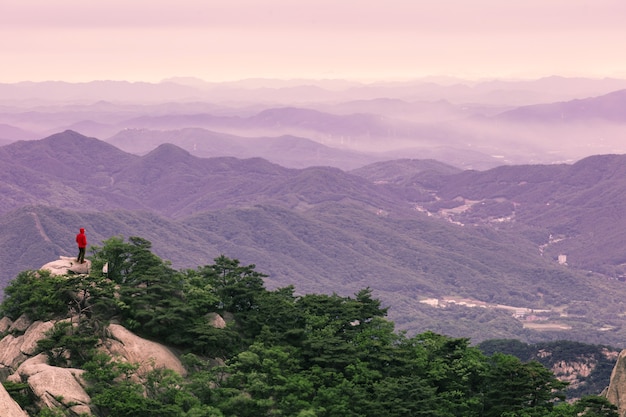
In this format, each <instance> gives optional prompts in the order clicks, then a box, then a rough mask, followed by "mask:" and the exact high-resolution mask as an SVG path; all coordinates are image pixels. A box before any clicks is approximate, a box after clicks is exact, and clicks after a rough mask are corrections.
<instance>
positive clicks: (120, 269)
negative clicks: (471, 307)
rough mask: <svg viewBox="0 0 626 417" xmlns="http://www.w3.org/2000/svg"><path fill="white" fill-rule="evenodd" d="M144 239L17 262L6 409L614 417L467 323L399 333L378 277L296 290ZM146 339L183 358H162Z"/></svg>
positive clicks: (8, 306)
mask: <svg viewBox="0 0 626 417" xmlns="http://www.w3.org/2000/svg"><path fill="white" fill-rule="evenodd" d="M150 249H151V245H150V242H149V241H147V240H145V239H143V238H141V237H131V238H129V240H128V241H125V240H123V239H120V238H111V239H108V240H107V241H106V242H104V243H103V245H102V246H101V247H100V248H99V249H98V250H97V251H96V252H95V254H94V255H93V256H92V257H91V259H90V261H89V262H88V264H89V266H90V267H91V268H90V270H89V272H88V273H84V272H83V273H73V272H71V271H72V270H71V268H72V267H73V265H72V264H73V263H72V262H71V259H70V260H69V263H70V269H68V270H67V273H65V274H62V275H58V274H53V273H52V272H51V270H47V269H42V270H41V271H38V272H34V271H24V272H22V273H20V274H19V275H18V276H17V277H16V279H15V280H13V281H12V282H11V284H10V285H9V286H8V287H7V288H6V292H7V298H6V299H5V300H4V302H3V303H2V304H1V305H0V313H1V314H2V315H3V316H4V317H3V318H2V319H1V320H0V322H1V323H2V325H3V326H5V328H7V329H8V330H6V331H4V329H3V334H2V339H1V340H0V344H4V346H9V348H7V349H6V352H3V355H2V357H1V358H0V363H1V364H2V367H3V371H4V372H5V373H8V374H10V377H9V378H7V379H6V380H3V385H2V386H0V401H2V402H3V404H4V405H5V410H7V409H9V408H10V409H11V410H12V411H11V415H15V416H18V415H19V416H22V415H25V413H24V410H26V411H27V412H28V413H29V415H33V416H34V415H37V416H42V417H43V416H57V415H77V414H81V415H84V414H82V413H87V414H88V415H89V414H93V415H98V416H133V417H152V416H171V417H184V416H249V417H253V416H263V415H290V416H319V417H340V416H341V417H343V416H347V415H354V416H357V415H358V416H366V417H367V416H372V417H378V416H381V415H385V416H398V417H404V416H406V415H420V414H424V415H441V416H456V415H463V416H468V417H501V416H503V415H506V414H510V413H516V414H517V415H527V416H537V417H539V416H541V417H574V416H576V417H579V416H589V417H591V416H603V417H617V413H616V410H617V407H616V406H615V405H613V404H611V403H610V402H609V401H608V400H607V399H606V398H605V397H602V396H599V395H586V396H584V397H582V398H577V399H575V398H571V397H570V398H569V399H570V402H567V401H565V400H566V399H568V397H567V396H566V393H565V389H566V387H567V385H568V384H567V383H566V382H563V381H561V380H559V379H557V378H556V377H555V375H554V374H553V373H552V372H551V371H550V370H548V369H547V368H546V367H544V366H543V365H541V364H540V363H539V362H538V361H536V360H531V361H528V362H523V361H521V360H520V359H518V358H516V357H515V356H512V355H506V354H503V353H499V352H497V353H493V354H491V355H489V356H486V355H485V354H483V353H482V352H481V351H480V350H479V349H478V348H476V347H472V346H470V344H469V340H468V339H466V338H451V337H447V336H444V335H439V334H436V333H433V332H425V333H422V334H417V335H414V336H411V337H408V336H406V335H404V334H401V333H396V332H395V331H394V324H393V323H392V322H390V321H388V320H387V319H386V318H385V316H386V310H387V309H386V308H384V307H382V306H381V303H380V301H379V300H377V299H375V298H373V297H372V292H371V290H369V289H362V290H360V291H358V292H357V293H356V294H354V295H353V296H350V297H341V296H339V295H337V294H332V295H329V294H303V295H300V296H296V295H295V294H294V289H293V287H290V286H288V287H282V288H278V289H276V290H273V291H269V290H267V289H266V288H264V284H263V278H264V274H263V273H262V272H259V271H257V270H256V269H255V268H254V266H252V265H242V264H240V262H239V261H237V260H235V259H230V258H227V257H225V256H220V257H217V258H215V259H214V261H213V263H211V264H206V265H203V266H199V267H196V268H194V269H188V270H185V271H176V270H174V269H172V268H171V267H170V266H169V265H168V263H167V262H164V261H163V260H161V259H160V258H159V257H157V256H155V255H154V254H153V253H151V250H150ZM105 265H106V266H107V268H106V269H103V267H104V266H105ZM7 322H8V324H9V325H8V326H7ZM24 323H26V324H25V325H24ZM120 325H122V326H124V328H125V329H126V330H124V331H123V334H124V335H125V336H124V337H128V336H130V335H131V334H130V332H129V331H128V330H127V329H130V330H132V331H134V332H136V333H137V334H138V335H139V336H141V337H142V338H145V339H138V338H136V337H133V339H132V340H133V341H134V343H137V344H141V345H142V346H144V347H147V346H150V347H151V349H146V351H144V352H143V354H142V355H141V356H140V360H139V361H136V360H133V361H129V360H128V359H127V357H125V356H122V355H120V354H119V350H118V351H117V352H118V354H115V353H113V352H115V350H112V348H111V347H112V346H114V345H115V343H116V342H117V343H119V341H117V340H115V338H116V336H115V335H114V334H117V335H120V334H121V333H120V332H121V331H122V330H123V328H121V326H120ZM42 327H44V328H45V329H47V330H46V331H43V330H42ZM37 329H38V330H37ZM26 337H28V341H26ZM118 337H119V336H118ZM146 339H149V340H152V341H156V342H159V343H160V344H162V345H160V347H161V348H163V346H164V345H166V346H168V347H169V348H170V349H172V350H173V351H174V352H177V355H176V357H175V358H171V353H170V355H168V356H169V357H170V362H169V364H168V366H165V367H157V366H155V365H154V361H156V358H154V357H152V356H151V355H153V354H154V352H155V351H156V349H155V346H154V344H151V343H149V342H148V341H147V340H146ZM16 344H17V345H20V344H21V347H20V348H18V349H15V348H13V347H12V346H13V345H16ZM27 345H28V346H27ZM166 350H167V349H166ZM9 351H10V352H16V351H17V358H15V357H10V356H9V354H8V352H9ZM170 352H171V351H170ZM151 363H152V365H150V364H151ZM63 371H65V372H63ZM41 375H46V377H47V378H48V379H47V380H45V382H46V384H45V387H43V388H44V389H43V390H42V389H41V388H42V378H41ZM51 375H56V376H58V377H51ZM61 375H63V376H64V378H62V377H61ZM70 386H71V388H72V391H71V393H70V392H69V387H70ZM64 388H66V390H64ZM52 393H54V394H55V395H54V396H52V395H51V394H52ZM8 394H10V395H11V397H12V398H7V397H8V396H9V395H8ZM574 400H575V401H574Z"/></svg>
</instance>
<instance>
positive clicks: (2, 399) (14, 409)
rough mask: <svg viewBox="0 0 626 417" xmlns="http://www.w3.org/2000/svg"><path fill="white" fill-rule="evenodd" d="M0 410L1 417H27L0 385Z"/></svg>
mask: <svg viewBox="0 0 626 417" xmlns="http://www.w3.org/2000/svg"><path fill="white" fill-rule="evenodd" d="M0 410H2V416H3V417H28V414H27V413H26V412H25V411H24V410H22V407H20V406H19V404H18V403H16V402H15V400H14V399H13V398H11V396H10V395H9V393H8V392H7V390H6V389H4V386H2V384H0Z"/></svg>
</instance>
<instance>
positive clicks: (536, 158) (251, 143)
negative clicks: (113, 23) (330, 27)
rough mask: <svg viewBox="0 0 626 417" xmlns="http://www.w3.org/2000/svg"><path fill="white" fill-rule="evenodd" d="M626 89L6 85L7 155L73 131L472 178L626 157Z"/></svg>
mask: <svg viewBox="0 0 626 417" xmlns="http://www.w3.org/2000/svg"><path fill="white" fill-rule="evenodd" d="M625 91H626V80H617V79H604V80H591V79H576V78H562V77H549V78H544V79H539V80H528V81H485V82H468V81H463V80H449V79H448V80H417V81H414V82H403V83H374V84H361V83H354V82H346V81H341V80H322V81H314V80H308V81H307V80H290V81H277V80H246V81H242V82H237V83H205V82H202V81H201V80H190V79H172V80H168V81H167V82H163V83H157V84H151V83H129V82H117V81H97V82H91V83H78V84H71V83H63V82H44V83H17V84H0V145H2V144H7V143H10V142H14V141H17V140H32V139H38V138H42V137H46V136H49V135H52V134H54V133H57V132H60V131H64V130H73V131H76V132H80V133H81V134H83V135H86V136H91V137H96V138H99V139H102V140H104V141H108V142H110V143H112V144H114V145H115V146H117V147H119V148H120V149H123V150H125V151H127V152H131V153H137V154H146V153H148V152H150V151H152V150H153V149H154V148H156V146H158V145H160V144H162V143H172V144H175V145H177V146H179V147H181V148H183V149H186V150H187V151H189V152H190V153H191V154H193V155H195V156H200V157H219V156H234V157H237V158H249V157H262V158H264V159H267V160H268V161H270V162H274V163H277V164H280V165H283V166H286V167H291V168H305V167H309V166H317V165H327V166H333V167H337V168H340V169H343V170H350V169H354V168H358V167H362V166H364V165H367V164H369V163H373V162H379V161H384V160H390V159H399V158H410V159H436V160H439V161H441V162H444V163H447V164H449V165H453V166H456V167H458V168H462V169H478V170H485V169H490V168H494V167H496V166H500V165H522V164H552V163H561V162H567V163H572V162H574V161H576V160H579V159H581V158H584V157H586V156H590V155H596V154H609V153H624V152H626V146H625V145H624V142H623V138H624V135H626V116H625V113H624V110H623V109H624V101H626V98H625V95H626V93H625Z"/></svg>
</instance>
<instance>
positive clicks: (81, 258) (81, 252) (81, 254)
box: [76, 227, 87, 264]
mask: <svg viewBox="0 0 626 417" xmlns="http://www.w3.org/2000/svg"><path fill="white" fill-rule="evenodd" d="M76 243H77V244H78V258H76V262H79V263H81V264H84V263H85V249H87V235H85V229H83V228H82V227H81V228H80V233H79V234H77V235H76Z"/></svg>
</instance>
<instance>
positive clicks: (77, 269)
mask: <svg viewBox="0 0 626 417" xmlns="http://www.w3.org/2000/svg"><path fill="white" fill-rule="evenodd" d="M90 268H91V261H89V260H87V259H86V260H85V263H82V264H80V263H78V262H76V258H74V257H72V256H60V257H59V259H57V260H56V261H52V262H48V263H47V264H45V265H44V266H42V267H41V268H40V269H44V270H46V271H50V273H51V274H52V275H67V274H69V273H73V274H88V273H89V269H90Z"/></svg>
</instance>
